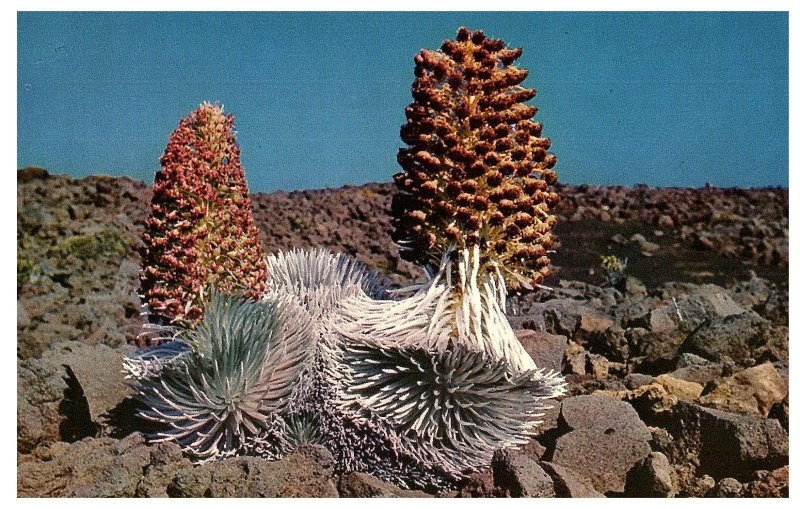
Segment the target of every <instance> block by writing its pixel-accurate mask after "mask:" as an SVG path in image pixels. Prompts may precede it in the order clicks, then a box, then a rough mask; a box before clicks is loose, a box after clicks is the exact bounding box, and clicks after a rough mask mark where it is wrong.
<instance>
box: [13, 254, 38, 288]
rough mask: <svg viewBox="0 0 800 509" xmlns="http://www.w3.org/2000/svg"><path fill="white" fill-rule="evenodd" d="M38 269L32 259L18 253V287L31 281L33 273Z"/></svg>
mask: <svg viewBox="0 0 800 509" xmlns="http://www.w3.org/2000/svg"><path fill="white" fill-rule="evenodd" d="M35 270H36V264H34V263H33V262H32V261H31V260H30V259H28V258H27V257H25V256H24V255H21V254H20V253H17V289H19V287H21V286H22V285H24V284H25V283H27V282H28V281H30V279H31V274H33V272H34V271H35Z"/></svg>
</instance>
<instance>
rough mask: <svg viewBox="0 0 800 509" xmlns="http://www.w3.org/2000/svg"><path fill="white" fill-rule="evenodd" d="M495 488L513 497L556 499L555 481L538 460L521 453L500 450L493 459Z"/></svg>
mask: <svg viewBox="0 0 800 509" xmlns="http://www.w3.org/2000/svg"><path fill="white" fill-rule="evenodd" d="M492 473H493V476H494V477H493V479H494V486H495V487H496V488H498V489H500V490H502V491H505V492H506V493H508V495H509V496H512V497H537V498H540V497H555V489H554V486H553V479H551V478H550V476H549V475H547V473H546V472H545V471H544V470H542V467H540V466H539V464H538V463H536V460H535V459H533V458H531V457H530V456H528V455H526V454H523V453H522V452H520V451H514V450H510V449H500V450H498V451H495V453H494V457H492Z"/></svg>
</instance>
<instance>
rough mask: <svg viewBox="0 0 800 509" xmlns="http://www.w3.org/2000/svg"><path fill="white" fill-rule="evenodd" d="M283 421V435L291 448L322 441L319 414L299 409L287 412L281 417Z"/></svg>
mask: <svg viewBox="0 0 800 509" xmlns="http://www.w3.org/2000/svg"><path fill="white" fill-rule="evenodd" d="M283 422H284V428H283V431H284V437H285V438H286V440H287V442H288V443H289V444H290V447H291V448H292V449H296V448H297V447H300V446H301V445H308V444H320V443H322V441H323V437H322V422H321V418H320V416H319V414H317V413H315V412H312V411H310V410H301V411H299V412H292V413H290V414H287V415H286V416H284V417H283Z"/></svg>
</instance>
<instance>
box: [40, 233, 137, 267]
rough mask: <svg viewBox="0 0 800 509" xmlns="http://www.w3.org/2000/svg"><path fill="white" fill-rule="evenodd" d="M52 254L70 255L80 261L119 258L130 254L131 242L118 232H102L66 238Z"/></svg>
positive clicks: (57, 245)
mask: <svg viewBox="0 0 800 509" xmlns="http://www.w3.org/2000/svg"><path fill="white" fill-rule="evenodd" d="M52 252H53V254H56V255H62V256H69V255H72V256H74V257H75V258H78V259H80V260H89V259H91V258H99V257H103V256H106V257H109V256H111V257H118V258H121V257H123V256H125V255H127V254H128V253H130V252H131V242H130V240H128V239H126V238H125V237H123V236H121V235H120V234H119V233H118V232H115V231H112V230H102V231H99V232H92V233H82V234H80V235H73V236H72V237H67V238H66V239H64V240H62V241H60V242H59V243H58V244H56V246H55V247H54V248H53V250H52Z"/></svg>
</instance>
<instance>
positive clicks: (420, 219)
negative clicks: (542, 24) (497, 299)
mask: <svg viewBox="0 0 800 509" xmlns="http://www.w3.org/2000/svg"><path fill="white" fill-rule="evenodd" d="M521 54H522V50H521V49H512V48H508V47H506V45H505V43H504V42H503V41H501V40H499V39H490V38H488V37H486V36H485V35H484V34H483V32H480V31H478V32H471V31H470V30H468V29H466V28H463V27H462V28H460V29H459V31H458V34H457V36H456V39H455V40H447V41H445V42H444V43H443V44H442V47H441V50H440V51H428V50H422V52H420V54H418V55H417V56H416V57H415V58H414V61H415V62H416V69H415V71H414V74H415V76H416V79H415V80H414V84H413V86H412V89H411V90H412V95H413V97H414V102H413V103H411V105H409V106H408V107H407V108H406V118H407V122H406V124H405V125H403V127H402V128H401V129H400V136H401V138H402V139H403V141H404V142H405V143H406V144H407V145H408V146H407V147H406V148H401V149H400V151H399V153H398V156H397V160H398V162H399V163H400V165H401V166H402V167H403V171H402V172H400V173H398V174H397V175H395V183H396V184H397V187H398V192H397V193H396V195H395V197H394V201H393V205H392V213H393V216H394V218H393V225H394V227H395V231H394V235H393V238H394V240H395V241H396V242H398V243H399V244H400V245H401V247H402V248H403V249H401V253H402V255H403V256H404V257H405V258H406V259H408V260H410V261H414V262H418V263H423V264H430V265H433V266H436V264H437V263H438V261H439V260H440V258H441V256H442V255H443V254H444V252H446V251H447V250H448V249H452V248H455V249H456V250H458V251H460V250H461V249H463V248H465V247H470V246H471V245H474V244H476V243H477V244H478V245H479V247H480V251H481V257H482V258H481V265H482V267H484V269H483V270H494V268H492V269H487V268H488V267H495V263H496V266H497V267H498V268H499V269H500V272H501V273H502V274H503V275H504V277H505V280H506V284H507V286H508V288H509V289H510V290H512V291H515V290H516V291H519V290H522V289H528V288H532V287H533V286H534V285H536V284H538V283H540V282H541V281H542V280H543V279H544V278H545V277H546V276H547V275H548V274H549V273H550V267H549V264H550V260H549V259H548V258H547V256H545V255H544V253H546V252H547V250H549V249H550V248H551V247H552V244H553V238H552V235H551V234H550V230H552V227H553V226H554V224H555V216H554V215H552V208H553V207H554V206H555V205H556V204H557V203H558V195H557V194H556V193H554V192H552V191H549V190H548V188H549V186H551V185H553V184H555V183H556V180H557V175H556V173H555V172H554V171H553V170H552V169H551V168H552V167H553V165H555V162H556V158H555V156H553V155H551V154H548V153H547V149H548V148H549V147H550V140H549V139H546V138H541V137H540V136H541V131H542V126H541V124H539V123H537V122H532V121H531V118H532V117H533V116H534V115H535V113H536V108H535V107H533V106H530V105H527V104H525V102H526V101H528V100H530V99H531V98H533V97H534V95H535V94H536V92H535V91H534V90H533V89H529V88H524V87H523V86H522V85H521V83H522V82H523V81H524V80H525V78H526V77H527V76H528V71H526V70H524V69H520V68H517V67H515V66H513V65H512V64H513V62H514V61H515V60H516V59H517V58H519V56H520V55H521ZM444 204H447V205H444ZM431 239H435V240H433V241H431Z"/></svg>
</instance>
